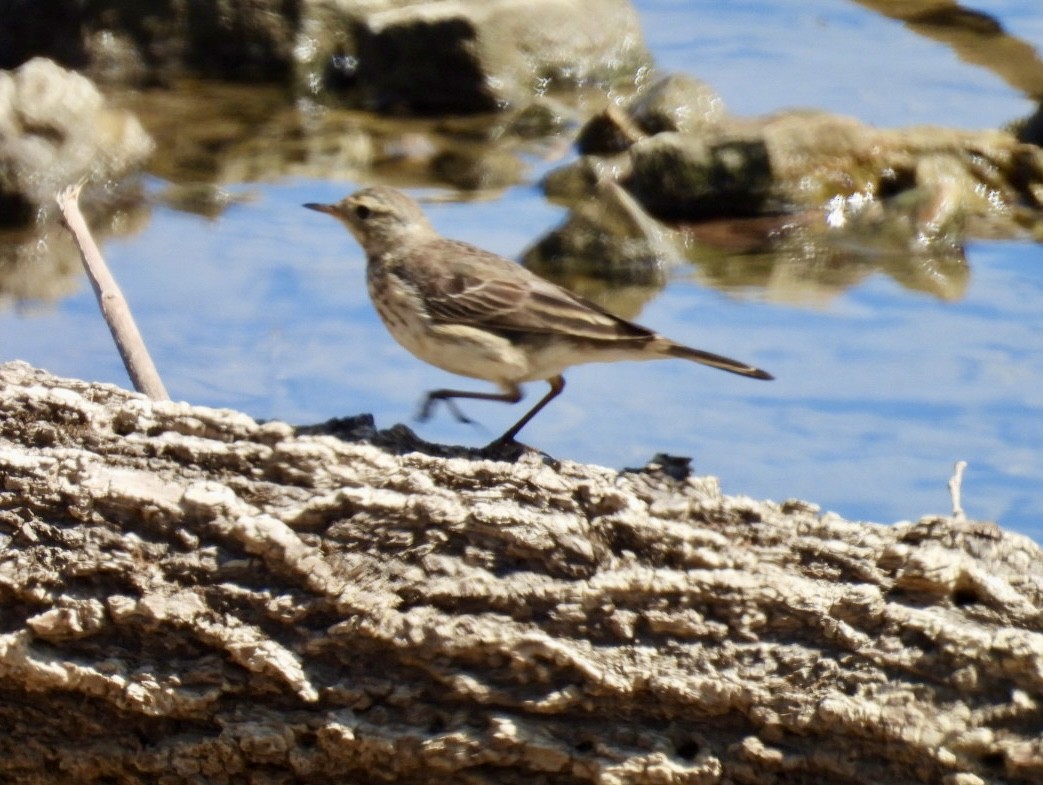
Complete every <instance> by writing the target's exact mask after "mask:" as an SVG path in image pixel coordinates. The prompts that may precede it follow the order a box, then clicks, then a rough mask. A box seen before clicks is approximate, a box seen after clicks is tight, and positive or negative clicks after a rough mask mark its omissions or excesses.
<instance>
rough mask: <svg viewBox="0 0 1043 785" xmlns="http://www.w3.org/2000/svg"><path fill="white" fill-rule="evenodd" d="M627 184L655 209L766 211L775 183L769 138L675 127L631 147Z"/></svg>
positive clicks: (670, 213) (690, 213)
mask: <svg viewBox="0 0 1043 785" xmlns="http://www.w3.org/2000/svg"><path fill="white" fill-rule="evenodd" d="M630 158H631V162H632V166H633V170H632V172H631V174H630V178H629V180H628V181H627V187H628V188H629V189H630V190H631V191H632V192H633V193H634V195H635V196H636V197H637V198H638V200H639V201H641V202H642V203H643V204H644V205H645V207H646V209H648V210H649V212H651V213H652V214H653V215H657V216H659V217H662V218H673V219H678V218H689V219H691V218H699V217H710V216H719V215H732V216H735V215H755V214H757V213H759V212H762V211H763V210H764V208H765V205H766V202H767V200H768V198H769V197H770V196H771V194H772V189H773V187H774V185H775V178H774V177H773V173H772V168H771V161H770V159H769V157H768V150H767V147H766V145H765V144H764V142H763V141H762V140H760V139H758V138H756V137H732V138H728V137H724V138H717V139H706V138H704V137H702V136H697V135H693V134H682V133H678V132H676V131H671V132H668V133H661V134H656V135H655V136H651V137H649V138H647V139H644V140H642V141H640V142H638V143H637V144H635V145H633V146H632V147H631V148H630Z"/></svg>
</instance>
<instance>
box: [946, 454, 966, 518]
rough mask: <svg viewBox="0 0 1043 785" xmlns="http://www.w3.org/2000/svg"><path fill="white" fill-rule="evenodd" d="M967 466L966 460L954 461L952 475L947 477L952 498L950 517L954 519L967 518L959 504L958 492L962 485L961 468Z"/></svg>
mask: <svg viewBox="0 0 1043 785" xmlns="http://www.w3.org/2000/svg"><path fill="white" fill-rule="evenodd" d="M966 468H967V461H956V465H955V466H953V475H952V477H951V478H950V479H949V496H950V497H951V498H952V517H953V520H956V521H965V520H967V515H966V514H965V513H964V512H963V507H962V506H961V505H960V492H961V489H962V487H963V470H964V469H966Z"/></svg>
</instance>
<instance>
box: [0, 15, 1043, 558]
mask: <svg viewBox="0 0 1043 785" xmlns="http://www.w3.org/2000/svg"><path fill="white" fill-rule="evenodd" d="M637 5H638V7H639V9H640V12H641V14H642V20H643V23H644V26H645V31H646V36H647V39H648V41H649V43H650V45H651V47H652V49H653V51H654V53H655V55H656V57H657V61H658V63H659V65H660V66H661V67H662V68H663V69H664V70H678V71H684V72H687V73H689V74H692V75H695V76H698V77H700V78H702V79H705V80H706V81H708V82H709V83H710V84H712V85H713V86H714V87H715V88H716V89H718V90H719V91H720V92H721V94H722V95H723V97H724V100H725V102H726V104H727V105H728V106H729V108H730V109H731V110H732V111H733V112H736V113H739V114H756V113H761V112H768V111H772V110H775V109H781V108H786V107H792V106H812V107H818V108H822V109H826V110H829V111H834V112H839V113H843V114H848V115H852V116H855V117H858V118H860V119H862V120H865V121H867V122H871V123H874V124H877V125H881V126H900V125H909V124H921V123H935V124H938V125H943V126H954V127H960V128H989V127H997V126H1000V125H1003V124H1004V123H1007V122H1009V121H1012V120H1015V119H1017V118H1020V117H1023V116H1025V115H1027V114H1029V113H1030V112H1031V111H1032V109H1033V106H1032V105H1031V103H1030V102H1029V101H1028V100H1027V99H1025V98H1024V96H1023V95H1021V94H1020V93H1019V92H1018V90H1017V89H1016V88H1015V87H1014V86H1012V85H1011V84H1009V83H1008V82H1007V81H1005V80H1004V79H1002V78H1000V77H998V76H996V75H995V74H994V73H992V72H991V71H989V70H988V69H987V68H983V67H980V66H975V65H970V64H967V63H965V62H963V61H961V60H960V59H959V57H958V56H957V55H956V54H954V52H953V50H952V48H950V47H949V46H947V45H946V44H944V43H941V42H937V41H933V40H929V39H927V38H924V37H921V36H919V35H917V34H915V33H914V32H912V31H910V30H908V29H907V28H906V27H904V26H903V25H902V24H901V23H900V22H897V21H893V20H890V19H887V18H884V17H882V16H879V15H877V14H875V13H873V12H872V11H871V10H868V9H867V8H866V7H864V6H862V5H858V4H853V3H844V2H840V1H839V0H832V1H829V2H827V0H815V1H812V2H807V1H806V0H801V2H796V0H790V1H789V2H781V3H779V2H774V3H770V2H763V3H761V2H734V3H729V4H718V3H711V2H701V1H700V2H692V0H677V1H675V2H666V1H665V0H664V1H661V2H655V1H654V0H646V1H645V2H639V3H637ZM976 8H977V9H978V10H980V11H984V12H988V13H991V14H994V15H995V16H997V18H999V19H1000V20H1001V21H1002V22H1003V24H1004V26H1005V27H1006V29H1007V30H1008V32H1009V33H1010V34H1012V35H1016V36H1019V37H1020V38H1022V39H1023V40H1024V41H1025V42H1027V43H1029V44H1031V45H1033V46H1036V47H1037V48H1038V47H1040V46H1043V9H1040V8H1039V7H1038V3H1037V2H1036V0H1023V1H1022V2H1015V1H1014V0H1012V1H1011V2H991V3H990V2H983V3H978V4H977V5H976ZM530 164H531V172H532V182H533V183H535V181H536V179H538V177H539V175H540V174H541V173H542V172H543V171H546V169H547V168H549V167H550V166H552V165H556V164H549V163H544V162H539V161H532V162H530ZM152 185H153V187H154V189H155V190H156V191H159V190H160V189H161V188H162V187H163V183H160V182H158V181H154V182H153V184H152ZM353 187H354V186H353V184H352V183H330V182H324V181H319V180H293V181H285V180H284V181H280V182H276V183H269V184H262V185H256V184H249V185H239V186H233V188H232V190H235V191H238V192H241V193H242V194H248V195H249V196H250V197H251V198H250V199H249V200H246V201H244V202H242V203H240V204H237V205H234V206H233V207H231V208H229V209H228V210H227V211H226V212H225V213H224V214H223V215H222V216H221V218H220V219H219V220H217V221H212V222H211V221H207V220H206V219H203V218H200V217H198V216H193V215H188V214H185V213H179V212H175V211H172V210H169V209H162V208H158V209H157V210H156V211H155V212H154V213H153V217H152V220H151V221H150V222H149V223H148V225H147V226H146V227H145V228H144V229H143V230H142V231H141V232H140V233H139V234H138V235H136V236H133V237H130V238H124V239H121V240H118V241H110V242H108V243H107V244H106V246H105V248H104V251H105V253H106V256H107V258H108V260H109V262H110V264H111V266H112V267H113V269H114V272H115V273H116V275H117V277H118V279H119V280H120V282H121V284H122V286H123V288H124V291H125V293H126V294H127V296H128V298H129V300H130V302H131V304H132V307H133V308H134V309H135V312H136V314H137V317H138V321H139V323H140V326H141V328H142V330H143V332H144V333H145V336H146V340H147V341H148V343H149V345H150V347H151V349H152V351H153V353H154V355H155V358H156V361H157V364H158V366H159V368H160V371H161V373H162V375H163V377H164V380H165V382H166V383H167V386H168V388H169V389H170V391H171V394H172V395H173V396H174V397H176V398H180V399H185V400H189V401H192V402H194V403H199V404H206V405H212V406H229V407H235V408H238V409H242V410H244V411H246V412H248V413H250V414H252V415H254V416H256V417H259V418H280V419H285V420H289V421H291V422H298V423H304V422H314V421H320V420H323V419H326V418H329V417H333V416H339V415H348V414H354V413H359V412H363V411H369V412H373V414H374V415H375V416H376V418H377V422H378V424H379V425H380V426H390V425H392V424H394V423H395V422H400V421H405V422H410V423H411V424H413V425H416V424H415V423H412V421H411V419H410V418H411V416H412V414H413V412H414V411H415V408H416V405H417V402H418V401H419V398H420V396H421V394H422V392H423V391H424V390H427V389H431V388H434V387H438V386H447V385H449V386H452V385H456V386H464V387H467V386H468V385H473V386H474V388H475V389H480V388H481V387H482V385H481V383H471V382H468V381H466V380H463V381H462V380H460V379H458V378H456V377H451V376H449V375H446V374H443V373H441V372H440V371H437V370H435V369H432V368H429V367H427V366H425V365H423V364H422V363H420V362H419V361H415V360H413V359H412V358H411V357H409V356H408V355H407V354H406V353H405V352H404V351H403V350H401V349H399V348H398V347H397V346H396V345H395V344H394V343H393V342H392V341H391V339H390V338H389V337H388V336H387V335H386V333H385V332H384V330H383V328H382V327H381V325H380V324H379V323H378V321H377V320H376V317H375V315H374V314H373V311H372V309H371V307H370V305H369V303H368V300H367V298H366V294H365V290H364V286H363V259H362V256H361V252H360V250H359V249H358V247H357V246H356V245H355V244H354V242H353V241H352V240H351V239H350V238H349V237H348V235H347V233H346V232H344V231H343V230H342V229H341V228H340V227H339V226H338V225H337V224H335V223H334V222H333V221H331V220H329V219H328V218H325V217H324V216H321V215H317V214H315V213H310V212H308V211H305V210H303V209H301V208H300V206H299V205H300V204H301V202H304V201H326V200H334V199H337V198H340V197H341V196H343V195H344V194H345V193H346V192H347V191H349V190H351V189H352V188H353ZM418 195H421V196H425V195H432V194H430V193H427V192H418ZM428 212H429V214H430V215H431V217H432V220H433V221H434V222H435V224H436V225H437V226H438V227H439V228H440V229H441V230H442V231H443V232H444V233H446V234H451V235H453V236H455V237H459V238H462V239H467V240H470V241H472V242H475V243H478V244H481V245H483V246H485V247H488V248H490V249H493V250H496V251H498V252H500V253H503V254H505V255H508V256H512V257H517V256H518V255H519V254H520V253H521V251H522V250H523V249H524V248H525V247H526V246H528V245H529V244H530V243H532V242H533V241H534V240H535V239H536V238H538V237H539V236H540V235H541V234H543V233H544V232H545V231H546V230H547V229H548V228H550V227H552V226H554V225H555V224H556V223H557V222H559V221H560V220H561V218H562V217H563V215H562V212H561V210H560V209H559V208H556V207H554V206H552V205H548V204H547V203H546V202H545V201H544V200H543V198H542V196H541V194H540V193H539V191H538V189H537V188H536V187H535V185H528V186H521V187H517V188H513V189H510V190H508V191H507V192H506V193H505V194H504V195H503V197H502V198H501V199H498V200H496V201H489V202H478V203H467V204H460V203H455V204H454V203H446V204H438V203H435V204H431V205H429V207H428ZM967 256H968V261H969V265H970V275H969V282H968V284H967V287H966V293H965V295H964V296H963V297H962V298H961V299H959V300H957V301H955V302H944V301H941V300H939V299H937V298H935V297H933V296H931V295H927V294H923V293H918V292H914V291H910V290H908V289H905V288H903V287H902V286H900V285H899V284H898V283H896V282H895V281H894V280H892V279H891V278H889V277H887V276H885V275H883V274H877V275H871V276H869V277H866V278H863V279H862V280H861V281H860V282H859V283H858V284H857V285H855V286H853V287H852V288H848V289H846V290H840V291H835V292H830V293H828V294H827V295H821V293H820V294H819V295H817V296H814V297H801V296H799V295H795V296H794V297H792V298H788V299H787V298H780V297H778V296H777V294H772V295H769V294H767V293H765V292H763V291H760V290H757V289H756V288H748V289H743V290H739V291H728V292H721V291H718V290H715V289H713V288H710V287H709V286H707V285H706V283H705V280H704V279H703V277H702V274H701V273H700V272H699V271H698V270H696V269H694V268H691V267H686V268H682V269H680V270H678V271H677V272H676V274H675V276H674V279H673V280H672V281H671V283H670V285H669V286H667V287H666V289H665V290H664V291H663V292H662V293H661V294H660V295H659V296H658V297H656V298H655V299H653V300H652V301H651V302H650V303H649V304H648V305H647V306H646V308H645V309H644V311H643V312H642V313H641V315H640V320H641V321H642V322H644V323H645V324H648V325H650V326H653V327H655V328H656V329H659V330H661V331H663V332H665V333H666V334H668V335H670V336H671V337H674V338H676V339H678V340H681V341H684V342H686V343H690V344H692V345H695V346H699V347H703V348H707V349H711V350H714V351H718V352H721V353H725V354H729V355H732V356H735V357H738V358H740V359H743V360H747V361H749V362H752V363H755V364H757V365H760V366H762V367H764V368H767V369H768V370H770V371H772V372H773V373H774V374H775V375H776V376H777V377H778V378H777V381H775V382H773V383H771V384H764V383H760V382H755V381H751V380H746V379H741V378H739V377H735V376H732V375H729V374H722V373H718V372H715V371H712V370H710V369H706V368H702V367H699V366H696V365H693V364H690V363H683V362H676V361H675V362H662V363H641V364H638V363H629V364H615V365H611V366H586V367H582V368H577V369H574V370H573V371H572V372H570V373H569V374H568V388H567V391H566V393H565V394H564V395H563V396H562V397H561V398H560V399H558V400H557V401H555V403H554V404H553V405H552V406H551V407H550V408H548V409H547V410H546V411H545V412H544V413H543V414H541V415H540V417H538V418H537V419H536V420H535V421H534V422H533V423H532V424H531V425H530V426H529V427H528V428H527V429H526V431H525V434H524V435H525V438H526V440H527V441H528V442H529V443H531V444H534V445H538V446H539V447H541V448H542V449H544V450H546V451H547V452H549V453H551V454H553V455H555V456H558V457H563V458H564V457H567V458H573V459H576V460H584V461H592V462H597V463H601V464H604V465H608V466H613V467H622V466H632V465H640V464H642V463H644V462H645V461H646V460H647V459H648V458H650V457H651V456H652V455H653V454H654V453H656V452H660V451H665V452H670V453H675V454H681V455H690V456H692V457H693V459H694V465H695V467H696V469H697V471H699V472H705V473H712V474H715V475H718V476H720V477H721V478H722V483H723V486H724V489H725V490H726V492H729V493H733V494H745V495H749V496H753V497H759V498H773V499H778V500H782V499H785V498H791V497H799V498H804V499H807V500H810V501H813V502H816V503H818V504H820V505H821V506H822V507H823V508H825V509H832V510H835V511H837V512H839V513H840V514H842V515H844V516H845V517H849V518H860V519H865V520H872V521H878V522H885V523H886V522H891V521H895V520H899V519H909V518H912V519H915V518H917V517H919V516H920V515H923V514H927V513H938V512H941V513H944V512H947V511H948V508H949V501H948V495H947V491H946V481H947V479H948V477H949V475H950V474H951V471H952V465H953V463H954V462H955V461H957V460H961V459H962V460H966V461H968V462H969V464H970V467H969V469H968V472H967V475H966V478H965V483H964V506H965V508H966V510H967V512H968V514H969V515H971V516H973V517H979V518H991V519H994V520H998V521H1000V522H1002V523H1004V524H1005V525H1007V526H1009V527H1011V528H1013V529H1016V530H1019V531H1022V532H1024V533H1027V534H1029V535H1031V536H1033V537H1034V538H1036V539H1037V540H1043V308H1041V307H1040V306H1041V303H1043V248H1041V247H1040V246H1038V245H1033V244H1027V243H1026V244H1021V243H998V242H977V243H974V244H972V245H971V246H970V247H969V248H968V252H967ZM0 334H2V335H4V343H3V346H4V351H3V356H4V357H5V358H7V357H18V358H21V359H25V360H27V361H29V362H31V363H33V364H36V365H39V366H42V367H44V368H47V369H48V370H51V371H53V372H55V373H59V374H63V375H70V376H77V377H83V378H91V379H99V380H104V381H112V382H116V383H119V384H123V385H125V384H126V377H125V374H124V372H123V369H122V366H121V365H120V362H119V358H118V356H117V355H116V352H115V350H114V348H113V346H112V342H111V339H110V337H109V335H108V332H107V330H106V328H105V327H104V325H103V324H102V322H101V320H100V318H99V316H98V312H97V306H96V304H95V301H94V298H93V296H92V295H91V293H90V291H89V289H88V287H87V286H86V284H85V283H84V284H83V285H82V286H81V289H80V291H79V292H78V293H77V294H75V295H73V296H70V297H68V298H66V299H64V300H62V301H60V302H57V303H50V304H46V303H30V304H21V305H19V306H18V307H14V308H7V309H6V310H4V311H2V312H0ZM544 389H545V388H544V386H543V385H542V384H536V385H532V386H530V388H529V390H528V393H529V400H530V401H531V400H533V399H534V397H535V396H536V395H537V394H542V392H543V390H544ZM466 410H467V411H468V412H469V413H470V414H472V415H473V416H474V417H475V418H476V419H478V420H480V421H481V423H482V424H483V427H480V428H479V427H473V426H466V425H461V424H459V423H456V422H453V421H452V420H451V419H450V418H449V417H447V416H445V415H444V414H442V416H438V417H436V418H435V419H434V420H433V421H432V422H429V423H425V424H422V425H416V427H417V430H418V432H419V433H420V434H421V435H422V436H423V437H425V438H428V439H432V440H436V441H446V442H454V443H467V444H482V443H484V442H486V441H488V439H489V438H491V437H493V436H495V435H497V434H498V433H499V432H500V431H501V430H502V429H503V428H505V427H506V426H507V425H509V424H510V423H511V422H513V420H514V419H515V418H516V417H517V416H518V414H520V411H519V410H518V408H516V407H515V408H512V407H506V406H503V405H497V404H491V403H478V402H476V403H473V404H468V405H467V406H466Z"/></svg>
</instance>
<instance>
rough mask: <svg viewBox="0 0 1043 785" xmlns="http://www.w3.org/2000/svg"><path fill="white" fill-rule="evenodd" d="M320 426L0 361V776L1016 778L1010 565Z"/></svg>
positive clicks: (1022, 566) (942, 547) (1001, 551)
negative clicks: (158, 397)
mask: <svg viewBox="0 0 1043 785" xmlns="http://www.w3.org/2000/svg"><path fill="white" fill-rule="evenodd" d="M329 430H330V431H331V432H332V433H328V434H318V433H310V434H302V433H300V432H298V431H295V430H294V429H293V428H291V427H290V426H288V425H286V424H283V423H278V422H271V423H264V424H259V423H257V422H255V421H254V420H252V419H250V418H249V417H246V416H245V415H242V414H239V413H236V412H231V411H220V410H213V409H206V408H201V407H193V406H189V405H187V404H183V403H173V402H169V401H150V400H148V399H146V398H144V397H142V396H139V395H135V394H132V393H129V392H125V391H123V390H120V389H118V388H115V387H111V386H105V385H94V384H87V383H83V382H77V381H69V380H60V379H56V378H54V377H51V376H49V375H47V374H45V373H43V372H41V371H37V370H34V369H32V368H30V367H29V366H27V365H25V364H21V363H11V364H8V365H3V366H0V728H2V729H3V730H2V732H0V781H2V782H4V783H13V784H15V785H19V784H21V783H34V784H35V783H48V784H51V783H76V785H85V784H87V783H162V784H164V785H174V784H175V783H195V784H196V785H200V784H201V783H323V784H324V785H326V784H328V783H366V782H398V783H480V782H481V783H515V782H517V783H522V782H524V783H532V782H546V783H588V782H590V783H594V782H597V783H656V784H657V785H661V784H665V783H718V782H720V783H769V782H773V783H774V782H807V783H841V784H843V783H889V784H890V785H895V784H898V783H948V784H949V785H971V784H972V783H982V782H988V783H1038V782H1040V781H1043V740H1041V736H1040V732H1041V729H1043V709H1041V707H1040V700H1041V696H1043V618H1041V617H1043V613H1041V607H1043V567H1041V564H1043V559H1041V552H1040V549H1039V548H1038V547H1037V546H1036V545H1035V544H1034V543H1032V542H1031V541H1030V540H1028V539H1027V538H1025V537H1021V536H1018V535H1014V534H1011V533H1008V532H1005V531H1002V530H1000V529H998V528H997V527H995V526H992V525H989V524H981V523H974V522H966V521H957V520H951V519H947V518H935V519H924V520H921V521H919V522H917V523H909V524H901V525H895V526H890V527H884V526H875V525H868V524H861V523H852V522H849V521H845V520H842V519H840V518H839V517H837V516H834V515H828V514H827V515H822V514H819V513H818V512H817V511H816V509H815V508H814V507H813V506H812V505H808V504H805V503H801V502H788V503H784V504H782V505H778V504H774V503H763V502H757V501H754V500H751V499H746V498H730V497H726V496H722V495H721V493H720V492H719V490H718V486H717V482H716V481H715V480H714V479H712V478H699V477H683V475H680V474H678V472H677V471H675V470H676V469H677V468H678V467H676V466H671V465H670V464H669V462H664V463H663V464H662V465H659V466H650V467H648V468H646V469H645V470H641V471H626V472H622V473H619V472H615V471H611V470H608V469H603V468H598V467H592V466H583V465H578V464H573V463H569V462H567V461H562V462H560V463H557V462H554V461H552V460H550V459H548V458H546V457H545V456H540V455H539V454H537V453H535V452H531V453H525V454H523V455H522V456H520V457H519V458H518V459H517V460H516V461H514V462H497V461H492V460H482V459H478V458H476V457H475V456H473V455H472V454H469V453H467V452H465V451H463V450H459V451H456V452H453V451H449V450H444V449H443V450H438V449H431V448H425V447H424V445H423V444H422V443H420V442H417V441H416V440H415V437H412V436H411V434H410V433H409V432H408V431H407V430H406V429H404V428H398V429H392V431H390V432H377V431H375V430H374V429H373V428H372V425H371V424H370V423H369V422H368V421H367V420H366V419H365V418H358V419H356V420H352V421H343V422H337V423H331V424H330V425H329ZM675 474H677V475H678V476H677V477H675V476H673V475H675ZM678 477H680V478H678Z"/></svg>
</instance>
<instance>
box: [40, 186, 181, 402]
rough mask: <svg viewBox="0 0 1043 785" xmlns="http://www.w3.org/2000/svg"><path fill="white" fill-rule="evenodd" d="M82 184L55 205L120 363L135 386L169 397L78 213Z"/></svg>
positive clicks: (69, 189) (65, 191)
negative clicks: (113, 342)
mask: <svg viewBox="0 0 1043 785" xmlns="http://www.w3.org/2000/svg"><path fill="white" fill-rule="evenodd" d="M82 187H83V182H79V183H77V184H76V185H70V186H68V187H67V188H65V189H63V190H62V192H61V193H59V194H58V197H57V200H58V207H59V209H61V211H62V217H63V218H64V219H65V226H66V228H67V229H68V230H69V231H70V232H72V235H73V237H74V238H76V244H77V245H78V246H79V248H80V259H82V260H83V267H84V269H86V271H87V277H88V278H90V281H91V286H93V287H94V294H95V295H96V296H97V298H98V305H99V306H100V307H101V313H102V315H103V316H104V317H105V322H106V324H108V325H109V331H110V332H111V333H112V337H113V339H114V340H115V341H116V348H117V349H119V353H120V357H122V358H123V365H124V366H125V367H126V369H127V374H128V375H129V376H130V381H131V383H132V384H133V385H134V389H135V390H137V391H138V392H140V393H144V394H145V395H147V396H148V397H149V398H151V399H153V400H155V401H165V400H169V399H170V396H169V395H167V390H166V387H164V386H163V381H162V380H161V379H160V378H159V372H158V371H157V370H156V366H155V364H154V363H153V362H152V357H151V356H149V353H148V349H147V348H146V347H145V342H144V341H143V340H142V339H141V333H140V332H138V326H137V325H136V324H135V323H134V317H133V316H132V315H131V313H130V306H128V305H127V301H126V299H125V298H124V297H123V292H121V291H120V288H119V286H118V285H117V283H116V279H115V278H113V277H112V273H110V272H109V268H108V266H107V265H106V264H105V260H104V259H102V256H101V251H99V250H98V246H97V245H96V244H95V242H94V238H93V237H91V232H90V229H88V228H87V222H86V221H85V220H84V219H83V213H81V212H80V205H79V201H78V200H79V196H80V189H81V188H82Z"/></svg>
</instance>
